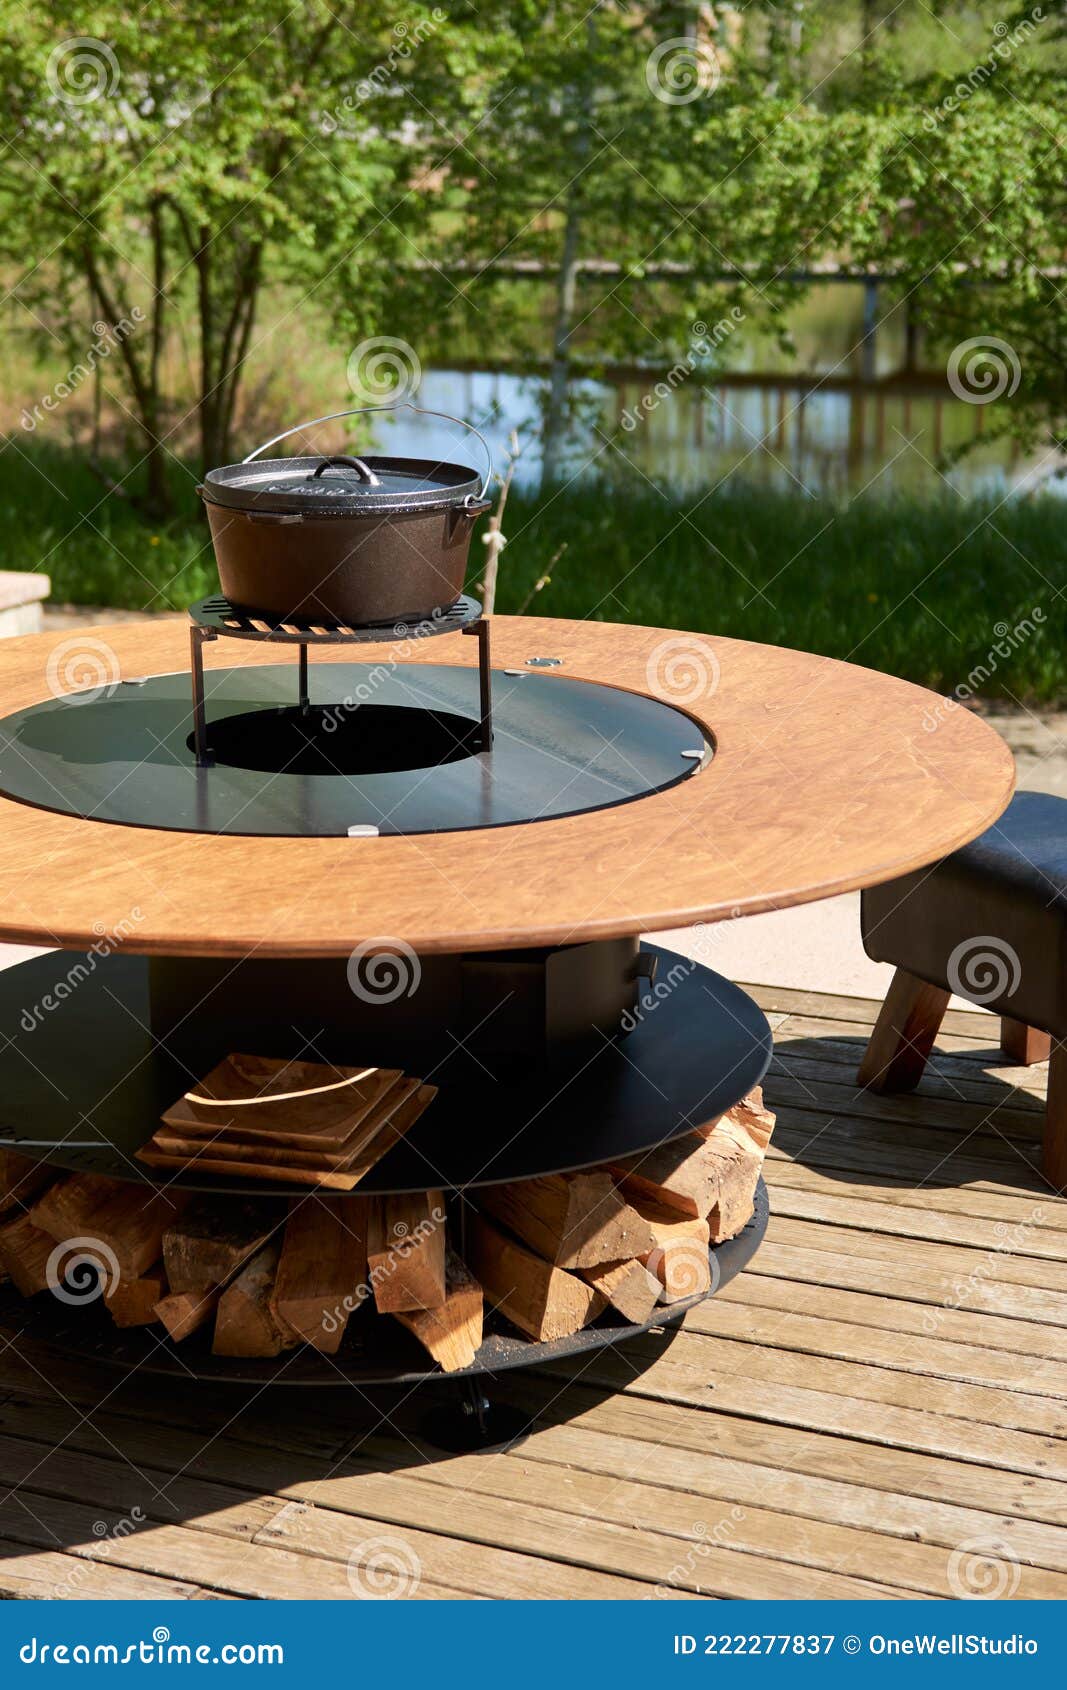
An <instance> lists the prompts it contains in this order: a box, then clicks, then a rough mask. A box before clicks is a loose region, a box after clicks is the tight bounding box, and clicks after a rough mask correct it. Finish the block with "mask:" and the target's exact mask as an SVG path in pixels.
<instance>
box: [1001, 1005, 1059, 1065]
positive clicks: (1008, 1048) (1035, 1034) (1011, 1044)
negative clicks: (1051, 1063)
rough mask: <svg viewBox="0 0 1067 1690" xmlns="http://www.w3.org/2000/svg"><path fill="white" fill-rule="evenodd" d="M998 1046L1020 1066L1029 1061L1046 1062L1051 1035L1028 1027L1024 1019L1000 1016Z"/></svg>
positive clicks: (1049, 1050)
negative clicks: (1018, 1019)
mask: <svg viewBox="0 0 1067 1690" xmlns="http://www.w3.org/2000/svg"><path fill="white" fill-rule="evenodd" d="M1000 1048H1001V1050H1002V1051H1003V1052H1004V1055H1005V1056H1010V1057H1011V1059H1012V1061H1013V1062H1017V1063H1018V1064H1019V1066H1020V1067H1021V1068H1028V1067H1029V1065H1030V1063H1031V1062H1047V1061H1048V1059H1049V1056H1050V1055H1051V1051H1052V1035H1051V1034H1050V1033H1043V1032H1042V1031H1041V1029H1040V1028H1039V1027H1028V1026H1027V1025H1026V1022H1025V1021H1013V1020H1012V1018H1011V1016H1010V1015H1002V1016H1001V1018H1000Z"/></svg>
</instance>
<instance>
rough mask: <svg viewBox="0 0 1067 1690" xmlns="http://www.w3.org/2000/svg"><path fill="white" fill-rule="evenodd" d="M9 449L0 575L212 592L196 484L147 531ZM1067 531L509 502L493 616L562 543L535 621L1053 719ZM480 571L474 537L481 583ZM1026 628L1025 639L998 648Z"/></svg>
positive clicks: (644, 494)
mask: <svg viewBox="0 0 1067 1690" xmlns="http://www.w3.org/2000/svg"><path fill="white" fill-rule="evenodd" d="M19 447H20V450H19V452H18V453H16V452H14V451H12V450H11V449H10V448H8V450H6V451H5V452H3V453H2V454H0V521H2V523H3V534H4V538H5V542H6V544H5V551H4V559H3V565H4V567H5V568H8V569H39V570H42V571H44V572H45V573H47V574H49V575H50V576H51V578H52V596H53V598H54V599H55V600H57V601H71V602H75V603H83V604H105V605H114V606H124V607H132V608H150V609H165V608H180V607H182V606H184V605H185V604H187V603H188V602H189V601H190V599H192V598H195V597H199V596H202V595H203V594H204V593H207V592H209V591H211V590H212V589H214V588H216V587H217V578H216V576H215V572H214V564H213V558H212V553H211V547H210V542H209V539H208V534H207V529H206V525H205V524H204V522H203V520H202V518H201V516H200V514H199V511H198V500H197V499H196V496H195V493H194V483H193V481H192V480H191V479H190V480H189V481H188V482H186V483H185V484H184V486H185V490H184V492H183V494H182V503H183V507H184V509H183V513H182V516H181V518H180V519H178V520H175V521H174V522H172V523H170V524H168V525H165V526H161V527H158V528H151V527H148V526H146V525H145V524H144V523H143V522H142V520H141V519H140V518H139V516H138V515H137V513H136V512H135V511H134V510H133V509H131V508H130V506H129V505H128V504H127V503H126V502H124V501H122V500H120V499H116V498H115V497H113V496H110V495H108V494H106V493H105V492H104V489H103V488H102V487H101V486H100V483H99V482H97V481H96V480H94V479H93V477H92V476H91V475H90V474H89V472H88V471H87V470H86V469H85V468H84V467H83V465H82V464H81V462H80V460H79V459H78V457H77V455H76V454H73V453H66V452H63V451H60V450H57V449H55V448H44V447H36V446H32V445H31V450H30V451H29V452H27V450H26V446H25V445H24V444H23V442H21V441H20V442H19ZM1065 515H1067V510H1065V506H1064V502H1063V500H1062V499H1059V498H1057V497H1054V496H1050V495H1044V496H1041V497H1035V498H1029V499H1021V500H1014V501H1011V502H1009V503H1005V504H1000V505H997V504H996V503H995V502H993V501H990V502H987V503H980V502H977V501H973V500H968V501H965V500H963V499H960V498H957V497H956V496H955V495H954V494H951V493H946V494H943V495H941V496H938V497H934V498H928V499H921V498H917V497H914V496H904V495H897V496H896V497H895V498H887V499H885V500H878V499H874V498H872V497H871V496H870V495H866V496H864V498H862V499H861V500H859V501H857V502H856V503H854V504H852V505H850V506H845V507H841V506H838V505H835V504H834V503H832V502H831V501H829V500H825V499H808V498H805V497H803V496H802V495H798V494H793V493H780V494H776V493H773V492H768V491H766V490H765V489H758V488H754V487H751V486H742V485H739V484H736V483H734V484H731V486H730V487H729V488H727V489H724V490H720V491H718V492H716V493H715V494H714V495H713V496H712V497H710V498H706V499H705V500H704V502H703V503H701V502H700V498H699V496H697V495H694V496H692V497H688V498H681V497H678V498H674V499H670V500H668V499H665V498H663V497H661V496H660V495H659V494H658V493H656V492H655V491H652V490H650V489H647V488H645V489H642V490H641V491H639V492H628V493H625V494H623V493H620V492H619V491H617V490H615V489H613V488H611V487H599V486H583V487H581V488H577V487H572V488H570V489H568V490H567V491H565V492H562V493H559V494H558V495H556V496H555V497H551V498H546V499H538V498H535V497H531V496H525V495H520V494H516V493H513V494H512V497H511V500H510V502H509V506H508V512H507V520H506V522H505V525H504V526H505V532H506V534H507V536H508V540H509V544H508V547H507V549H506V550H505V551H504V553H503V554H502V557H501V584H500V589H499V594H498V602H497V608H498V609H499V610H501V611H512V610H515V609H516V608H517V607H518V606H519V605H520V604H521V603H522V601H523V599H524V598H525V596H526V595H527V594H528V592H529V590H530V588H531V587H532V586H533V583H534V582H535V581H536V580H537V578H538V576H539V575H540V574H541V573H542V572H543V571H544V570H545V569H546V567H547V566H548V563H549V560H550V559H551V558H552V557H553V556H554V554H555V553H556V551H557V549H558V548H559V547H560V546H561V545H562V544H563V543H564V542H566V547H567V549H566V551H565V552H564V553H563V556H562V557H561V558H560V559H559V561H558V563H557V564H556V565H555V567H554V569H553V571H552V579H551V582H550V583H549V585H548V586H546V587H545V589H544V590H543V591H542V592H540V593H538V594H537V595H536V597H535V598H534V600H533V601H532V603H531V606H530V610H531V612H533V613H536V614H543V615H546V616H567V617H597V618H600V619H602V620H605V621H627V622H647V623H652V624H656V625H660V626H665V627H678V628H692V629H697V630H700V631H705V632H709V633H711V632H714V633H721V634H732V635H736V636H739V637H741V638H744V639H751V640H763V641H767V642H769V643H771V644H776V645H789V646H797V647H802V648H805V649H807V650H809V651H817V652H823V653H826V654H828V655H830V656H835V657H845V658H851V659H853V660H854V661H856V662H858V663H864V664H867V665H869V666H870V667H872V668H876V669H885V670H888V671H890V672H891V673H893V674H897V675H903V676H905V677H906V678H907V679H909V680H914V681H919V682H922V683H924V684H926V685H928V686H932V687H935V688H937V689H939V690H941V691H948V690H950V689H951V688H953V687H954V686H956V685H957V684H959V683H962V682H965V681H966V678H967V676H968V675H969V674H970V672H971V671H972V670H973V669H974V668H975V666H976V665H984V667H985V669H986V670H987V671H988V673H987V677H986V679H985V680H984V682H983V684H982V687H981V690H982V691H983V692H984V693H985V694H987V695H988V696H994V697H996V696H1000V697H1013V696H1014V697H1016V698H1019V699H1022V700H1024V701H1026V702H1027V703H1030V704H1036V703H1042V704H1051V703H1062V702H1064V701H1065V700H1067V637H1065V636H1067V627H1065V621H1067V609H1065V596H1064V591H1063V590H1064V588H1065V587H1067V524H1065V520H1064V518H1065ZM482 556H483V551H482V548H481V547H480V546H479V544H478V541H477V539H476V540H475V544H474V550H473V553H472V562H473V567H475V568H478V567H480V565H481V561H482ZM1035 609H1036V610H1038V611H1040V612H1041V616H1042V617H1043V620H1041V619H1040V618H1037V617H1035V615H1034V612H1035ZM1023 618H1031V619H1032V621H1033V622H1034V624H1035V631H1034V632H1033V633H1032V634H1028V635H1025V636H1024V637H1022V638H1020V639H1018V640H1017V641H1016V640H1015V639H1012V638H1010V637H1009V638H1007V639H1005V636H1004V633H1003V629H1004V626H1005V625H1006V626H1007V627H1008V628H1012V629H1013V628H1015V627H1016V626H1017V625H1018V624H1019V623H1020V622H1021V621H1022V620H1023ZM998 643H999V644H1000V645H1001V647H1002V648H1005V647H1007V648H1008V649H1007V651H1006V654H1005V652H1004V650H1003V649H1002V652H1001V653H1000V654H997V653H996V646H997V644H998Z"/></svg>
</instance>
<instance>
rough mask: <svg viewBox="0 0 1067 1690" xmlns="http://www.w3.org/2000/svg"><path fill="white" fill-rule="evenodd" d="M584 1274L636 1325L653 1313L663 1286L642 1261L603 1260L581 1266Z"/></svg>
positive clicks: (614, 1307) (593, 1285) (591, 1283)
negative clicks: (591, 1264) (593, 1264)
mask: <svg viewBox="0 0 1067 1690" xmlns="http://www.w3.org/2000/svg"><path fill="white" fill-rule="evenodd" d="M653 1248H654V1246H653ZM581 1275H582V1278H583V1279H584V1280H586V1281H587V1282H588V1283H589V1284H590V1285H591V1286H592V1287H593V1289H594V1290H595V1291H599V1292H600V1295H601V1296H602V1297H604V1298H605V1299H606V1300H607V1302H608V1303H610V1305H611V1307H612V1308H613V1309H614V1310H615V1311H616V1313H617V1314H621V1315H622V1317H623V1319H624V1320H632V1321H633V1322H634V1323H635V1325H641V1324H643V1322H644V1321H646V1320H648V1319H649V1318H650V1317H651V1314H652V1311H653V1309H654V1308H655V1306H656V1304H657V1303H658V1302H659V1298H660V1292H661V1291H662V1289H663V1287H662V1286H661V1284H660V1282H659V1280H658V1279H657V1278H656V1275H655V1274H654V1273H652V1272H651V1271H650V1270H649V1269H648V1268H647V1267H646V1266H645V1264H644V1262H642V1261H631V1262H600V1263H598V1264H597V1266H596V1267H587V1268H582V1269H581Z"/></svg>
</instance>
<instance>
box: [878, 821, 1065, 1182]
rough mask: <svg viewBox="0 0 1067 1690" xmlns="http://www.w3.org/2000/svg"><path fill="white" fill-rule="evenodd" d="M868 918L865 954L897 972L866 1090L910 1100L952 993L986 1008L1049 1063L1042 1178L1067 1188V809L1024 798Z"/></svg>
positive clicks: (1032, 1054)
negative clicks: (905, 1094) (903, 1094)
mask: <svg viewBox="0 0 1067 1690" xmlns="http://www.w3.org/2000/svg"><path fill="white" fill-rule="evenodd" d="M861 912H862V913H861V926H862V933H863V948H864V950H865V951H866V952H867V955H868V956H869V957H871V958H872V960H873V961H875V962H891V963H893V964H895V966H896V970H897V972H896V974H895V976H894V978H893V983H892V985H891V986H890V988H889V992H888V995H887V996H886V1000H885V1002H884V1004H883V1005H882V1009H881V1012H880V1014H879V1016H878V1020H877V1023H876V1024H875V1028H874V1032H873V1033H872V1034H871V1039H870V1043H869V1044H868V1046H867V1050H866V1052H865V1054H864V1057H863V1061H862V1062H861V1064H860V1069H859V1081H860V1084H861V1085H863V1086H865V1087H867V1088H868V1089H869V1090H871V1091H911V1090H912V1089H913V1088H914V1087H915V1086H916V1085H917V1084H918V1083H919V1080H920V1079H921V1077H922V1073H923V1069H924V1068H925V1066H926V1060H927V1057H928V1056H929V1054H930V1051H931V1048H932V1047H933V1043H934V1040H935V1038H936V1037H937V1031H938V1028H939V1027H940V1025H941V1020H942V1017H943V1016H944V1013H945V1010H946V1008H947V1007H948V1002H949V998H950V997H951V995H952V993H953V992H955V993H958V995H959V996H960V997H965V998H968V999H970V1001H971V1002H972V1003H977V1004H981V1005H982V1006H983V1007H985V1008H988V1009H991V1010H993V1011H994V1012H995V1013H996V1014H998V1015H999V1016H1000V1017H1001V1044H1002V1046H1003V1049H1004V1051H1005V1054H1006V1055H1007V1056H1009V1057H1010V1058H1011V1059H1012V1060H1013V1061H1015V1062H1019V1063H1030V1062H1040V1061H1043V1060H1044V1059H1045V1058H1046V1057H1048V1058H1049V1059H1050V1061H1049V1081H1048V1103H1047V1105H1046V1111H1045V1134H1044V1144H1043V1152H1042V1167H1043V1169H1044V1172H1045V1174H1046V1176H1047V1178H1048V1179H1050V1180H1051V1181H1052V1183H1053V1184H1054V1185H1056V1186H1058V1187H1063V1186H1067V1044H1065V1043H1064V1042H1063V1041H1064V1040H1067V799H1063V798H1052V797H1049V796H1048V795H1047V794H1046V793H1043V792H1018V793H1016V795H1015V797H1014V798H1013V799H1012V801H1011V803H1010V804H1009V805H1008V808H1007V809H1006V810H1005V812H1004V814H1003V815H1002V816H1001V818H1000V820H999V821H997V822H994V824H993V826H992V827H991V828H989V829H987V831H986V832H985V833H983V834H981V835H979V837H978V838H977V839H975V840H973V841H972V843H971V844H970V845H965V846H964V847H963V849H962V850H960V851H954V852H953V853H952V855H951V856H950V857H945V858H943V859H942V860H941V862H939V863H935V864H934V865H933V867H932V868H925V869H919V870H917V871H916V872H915V873H914V874H906V875H903V876H902V877H901V878H900V879H898V880H891V881H888V882H887V883H886V884H885V885H883V886H876V887H872V888H870V889H869V890H867V891H865V892H864V893H863V897H862V902H861Z"/></svg>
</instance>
